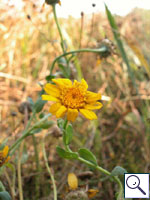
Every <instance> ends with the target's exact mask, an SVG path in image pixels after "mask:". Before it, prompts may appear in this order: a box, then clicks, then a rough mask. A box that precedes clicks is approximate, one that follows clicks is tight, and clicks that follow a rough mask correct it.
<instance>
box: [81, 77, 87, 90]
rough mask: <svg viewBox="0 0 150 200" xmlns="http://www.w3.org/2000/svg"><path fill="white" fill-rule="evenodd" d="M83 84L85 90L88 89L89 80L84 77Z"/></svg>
mask: <svg viewBox="0 0 150 200" xmlns="http://www.w3.org/2000/svg"><path fill="white" fill-rule="evenodd" d="M81 84H82V85H83V87H84V88H85V90H87V89H88V84H87V82H86V81H85V80H84V79H83V78H82V80H81Z"/></svg>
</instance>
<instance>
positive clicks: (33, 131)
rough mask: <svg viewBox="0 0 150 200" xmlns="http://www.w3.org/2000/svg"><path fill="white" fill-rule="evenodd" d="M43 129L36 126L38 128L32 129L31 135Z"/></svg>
mask: <svg viewBox="0 0 150 200" xmlns="http://www.w3.org/2000/svg"><path fill="white" fill-rule="evenodd" d="M41 131H42V128H36V129H34V130H32V131H31V132H30V135H34V134H36V133H40V132H41Z"/></svg>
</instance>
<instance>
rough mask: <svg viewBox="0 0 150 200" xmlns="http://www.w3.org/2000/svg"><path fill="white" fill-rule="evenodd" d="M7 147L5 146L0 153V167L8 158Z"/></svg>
mask: <svg viewBox="0 0 150 200" xmlns="http://www.w3.org/2000/svg"><path fill="white" fill-rule="evenodd" d="M8 151H9V147H8V146H5V147H4V149H3V150H2V151H0V167H1V166H3V165H4V164H5V163H7V162H8V160H9V159H10V156H8Z"/></svg>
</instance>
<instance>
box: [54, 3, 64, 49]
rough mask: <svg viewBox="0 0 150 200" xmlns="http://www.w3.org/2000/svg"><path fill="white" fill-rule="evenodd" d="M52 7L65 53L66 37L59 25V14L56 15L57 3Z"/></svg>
mask: <svg viewBox="0 0 150 200" xmlns="http://www.w3.org/2000/svg"><path fill="white" fill-rule="evenodd" d="M52 7H53V14H54V19H55V22H56V25H57V29H58V32H59V35H60V39H61V43H60V44H61V47H62V50H63V53H65V47H64V39H63V35H62V32H61V28H60V25H59V22H58V18H57V15H56V5H55V4H53V5H52Z"/></svg>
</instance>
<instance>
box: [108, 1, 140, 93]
mask: <svg viewBox="0 0 150 200" xmlns="http://www.w3.org/2000/svg"><path fill="white" fill-rule="evenodd" d="M105 9H106V14H107V18H108V21H109V23H110V26H111V29H112V32H113V34H114V38H115V40H116V42H117V46H118V48H119V50H120V53H121V56H122V58H123V60H124V62H125V64H126V65H127V68H128V73H129V76H130V78H131V81H132V84H133V86H134V87H135V89H136V91H137V86H136V83H135V78H134V74H133V71H132V68H131V66H130V64H129V60H128V57H127V54H126V52H125V50H124V47H123V43H122V41H121V39H120V34H119V32H118V27H117V24H116V22H115V19H114V17H113V16H112V14H111V12H110V10H109V9H108V7H107V5H106V4H105Z"/></svg>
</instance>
